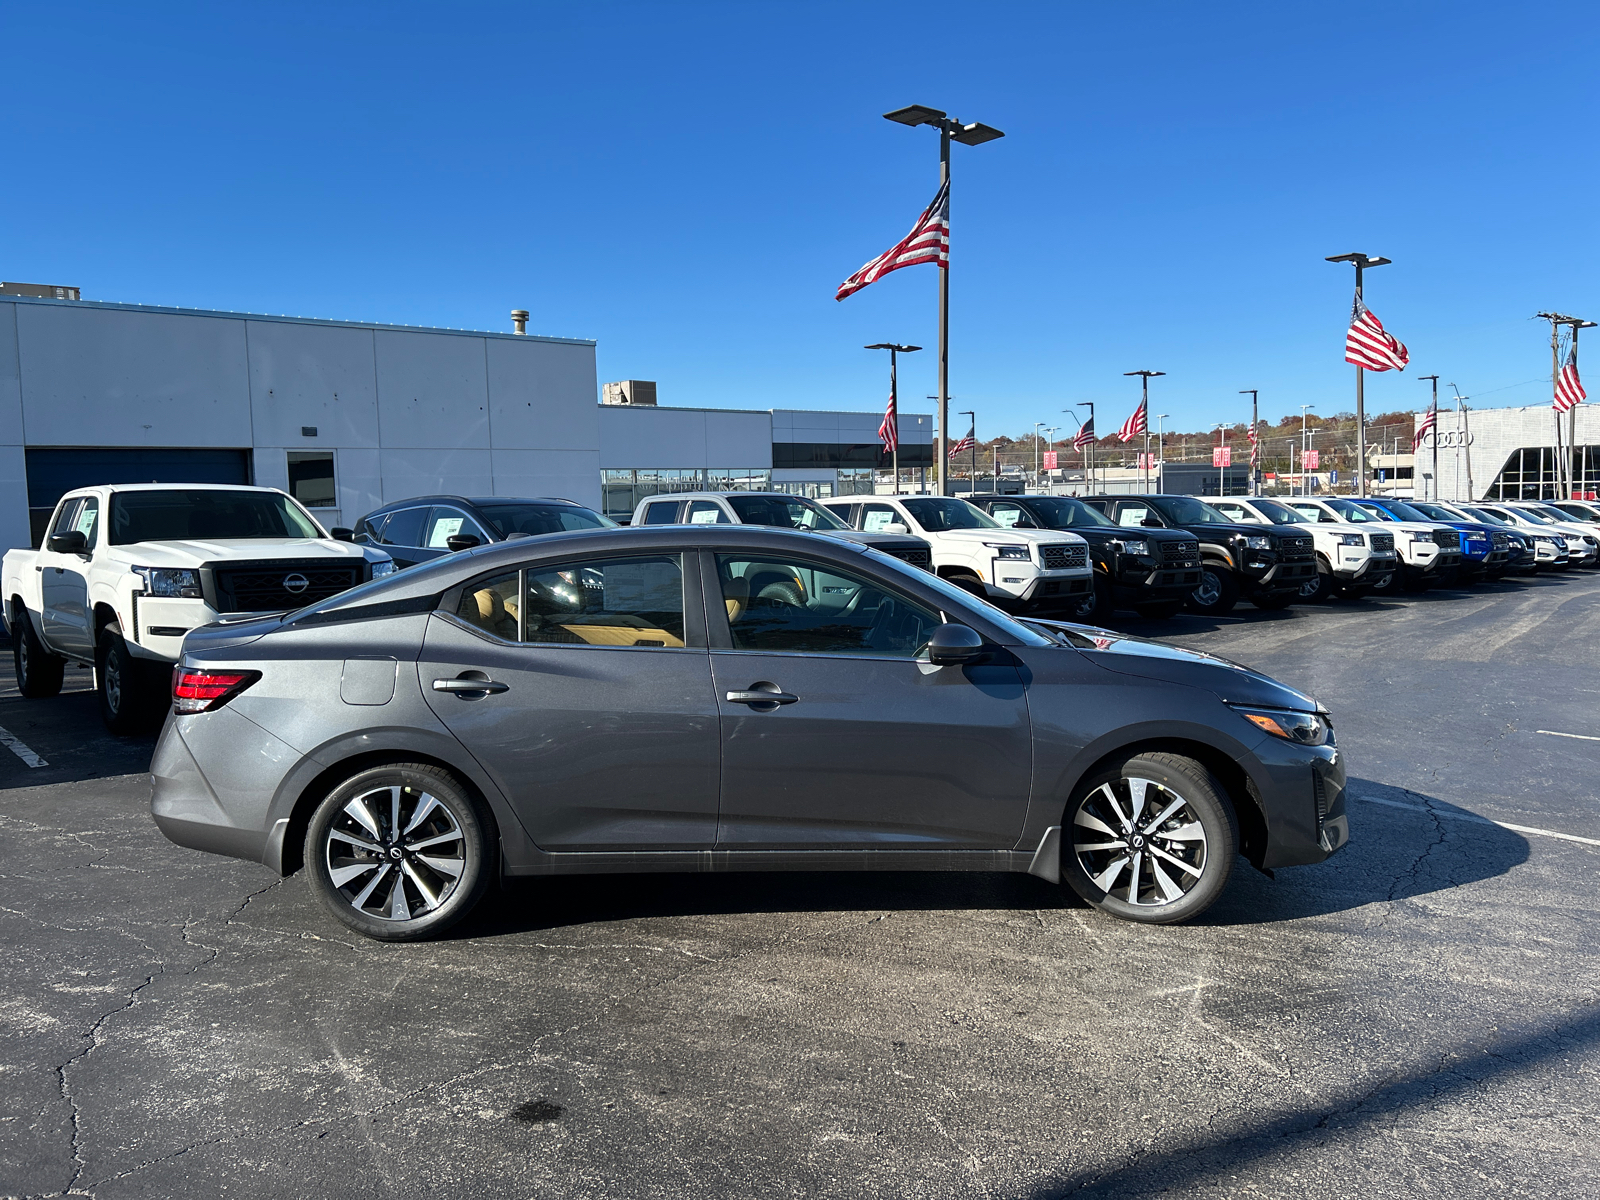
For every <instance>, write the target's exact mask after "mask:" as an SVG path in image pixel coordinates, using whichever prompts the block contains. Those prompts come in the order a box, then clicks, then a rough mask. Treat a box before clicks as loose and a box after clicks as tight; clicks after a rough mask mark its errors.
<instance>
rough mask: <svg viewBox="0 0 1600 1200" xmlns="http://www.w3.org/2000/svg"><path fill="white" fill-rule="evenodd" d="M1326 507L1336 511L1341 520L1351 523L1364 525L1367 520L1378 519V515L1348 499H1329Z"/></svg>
mask: <svg viewBox="0 0 1600 1200" xmlns="http://www.w3.org/2000/svg"><path fill="white" fill-rule="evenodd" d="M1328 507H1329V508H1330V509H1332V510H1333V511H1334V512H1335V513H1337V514H1338V515H1339V516H1340V517H1341V518H1342V519H1343V520H1346V521H1349V522H1350V524H1352V525H1365V524H1367V523H1368V522H1373V521H1377V520H1379V518H1378V517H1375V516H1373V515H1372V514H1371V513H1369V512H1368V511H1367V510H1366V509H1364V508H1362V507H1360V506H1359V505H1356V504H1352V503H1351V502H1350V501H1348V500H1329V501H1328ZM1387 519H1388V520H1390V521H1392V520H1394V518H1393V517H1389V518H1387Z"/></svg>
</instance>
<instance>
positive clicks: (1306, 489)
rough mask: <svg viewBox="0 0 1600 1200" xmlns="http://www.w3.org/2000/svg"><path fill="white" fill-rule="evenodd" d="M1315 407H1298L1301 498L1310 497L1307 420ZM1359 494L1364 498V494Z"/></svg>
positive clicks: (1303, 405)
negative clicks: (1307, 463)
mask: <svg viewBox="0 0 1600 1200" xmlns="http://www.w3.org/2000/svg"><path fill="white" fill-rule="evenodd" d="M1315 407H1316V405H1315V404H1302V405H1301V406H1300V494H1301V495H1302V496H1309V495H1311V483H1310V481H1309V480H1308V479H1307V478H1306V451H1307V450H1309V449H1310V448H1311V442H1310V436H1311V435H1310V433H1309V432H1308V426H1307V420H1308V418H1309V417H1310V414H1311V410H1312V409H1313V408H1315ZM1361 494H1362V495H1363V496H1365V495H1366V492H1362V493H1361Z"/></svg>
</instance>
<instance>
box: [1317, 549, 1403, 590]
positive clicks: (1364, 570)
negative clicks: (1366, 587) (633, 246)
mask: <svg viewBox="0 0 1600 1200" xmlns="http://www.w3.org/2000/svg"><path fill="white" fill-rule="evenodd" d="M1347 549H1349V550H1354V551H1356V553H1354V554H1346V553H1341V554H1340V556H1339V565H1338V566H1336V567H1334V568H1333V576H1334V578H1335V579H1337V580H1338V581H1339V582H1340V583H1356V582H1361V583H1376V582H1378V581H1379V580H1381V579H1382V578H1383V577H1384V576H1386V575H1392V574H1394V572H1395V571H1396V570H1397V569H1398V568H1399V565H1400V558H1399V556H1398V555H1397V554H1395V552H1394V551H1393V550H1372V551H1369V550H1364V549H1362V548H1361V547H1359V546H1350V547H1347Z"/></svg>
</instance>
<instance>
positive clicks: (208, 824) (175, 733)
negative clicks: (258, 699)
mask: <svg viewBox="0 0 1600 1200" xmlns="http://www.w3.org/2000/svg"><path fill="white" fill-rule="evenodd" d="M186 730H187V732H189V733H190V734H198V735H199V736H200V737H201V739H202V742H203V743H209V744H212V745H214V746H217V747H219V748H223V749H225V753H221V754H217V755H212V756H209V758H208V759H207V761H208V764H209V765H210V767H211V775H212V776H214V778H209V777H208V776H207V773H206V772H205V771H203V770H201V767H200V760H199V759H198V758H197V757H196V755H195V754H194V752H193V751H192V750H191V749H190V746H189V742H188V740H187V738H186V737H185V732H186ZM299 758H300V756H299V755H298V754H297V753H295V751H294V750H293V749H291V748H290V747H289V746H287V745H285V744H284V743H283V742H280V741H279V740H278V739H277V738H275V737H273V736H272V735H271V734H270V733H268V732H267V731H266V730H264V729H262V728H261V727H260V726H259V725H257V724H255V723H254V722H253V721H249V720H246V719H245V718H244V717H241V716H239V715H237V714H236V713H234V712H232V711H231V710H230V709H227V708H222V709H218V710H217V711H216V712H212V713H199V714H196V715H194V716H188V717H176V716H169V717H168V718H167V724H166V728H164V729H163V730H162V731H161V739H160V741H158V742H157V743H156V752H155V756H154V757H153V758H152V759H151V762H150V816H151V817H152V818H153V819H154V821H155V823H156V827H157V828H158V829H160V830H161V832H162V833H163V834H164V835H165V836H166V838H167V840H169V841H171V842H175V843H177V844H178V845H180V846H187V847H188V848H189V849H191V850H204V851H205V852H206V853H208V854H224V855H227V856H228V857H230V858H248V859H251V860H252V861H254V862H266V861H267V858H268V855H267V851H268V849H269V841H270V837H269V835H270V834H271V832H272V828H271V825H270V824H269V821H268V816H269V811H270V808H271V805H272V800H273V795H274V792H275V791H276V789H277V787H278V785H279V783H280V782H281V781H282V779H283V776H284V774H286V773H287V771H288V769H290V768H291V767H292V766H293V765H294V764H295V763H297V762H298V761H299ZM212 759H214V760H215V761H211V760H212ZM263 763H268V764H272V769H269V770H266V771H263V770H262V769H261V764H263ZM280 837H281V833H280Z"/></svg>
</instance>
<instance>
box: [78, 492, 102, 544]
mask: <svg viewBox="0 0 1600 1200" xmlns="http://www.w3.org/2000/svg"><path fill="white" fill-rule="evenodd" d="M99 527H100V498H99V497H98V496H86V497H84V501H83V507H82V508H80V509H79V510H78V517H77V519H76V520H75V521H73V522H72V528H73V529H75V530H77V531H78V532H79V533H81V534H83V540H84V544H85V545H86V546H87V547H88V548H89V549H90V550H93V549H94V543H95V537H96V535H97V534H98V533H99V531H100V528H99Z"/></svg>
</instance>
